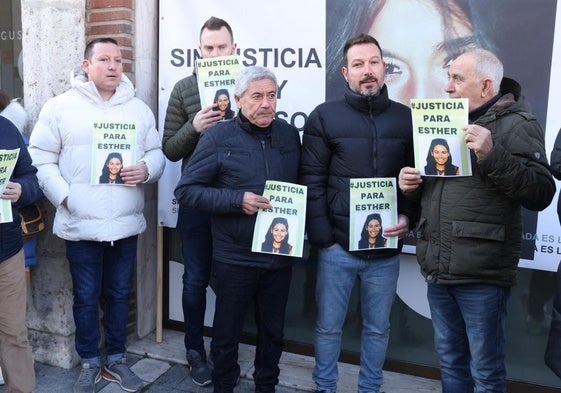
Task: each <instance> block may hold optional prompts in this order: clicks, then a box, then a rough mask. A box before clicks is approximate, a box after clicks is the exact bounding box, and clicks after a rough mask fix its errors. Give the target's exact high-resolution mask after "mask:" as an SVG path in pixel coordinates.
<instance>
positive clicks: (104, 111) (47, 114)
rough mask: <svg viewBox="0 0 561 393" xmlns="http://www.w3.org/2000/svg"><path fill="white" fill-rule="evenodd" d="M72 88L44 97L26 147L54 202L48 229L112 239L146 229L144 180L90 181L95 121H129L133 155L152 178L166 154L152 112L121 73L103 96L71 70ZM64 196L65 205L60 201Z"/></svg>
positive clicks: (74, 235) (67, 235)
mask: <svg viewBox="0 0 561 393" xmlns="http://www.w3.org/2000/svg"><path fill="white" fill-rule="evenodd" d="M72 85H73V87H72V89H70V90H69V91H67V92H65V93H63V94H61V95H59V96H57V97H54V98H51V99H50V100H48V101H47V102H46V103H45V105H44V106H43V109H42V110H41V113H40V115H39V119H38V121H37V124H36V125H35V128H34V129H33V132H32V134H31V138H30V146H29V153H30V154H31V157H32V159H33V164H34V165H35V166H36V167H37V169H38V173H37V177H38V178H39V185H40V186H41V188H42V189H43V192H44V193H45V195H46V197H47V198H48V199H49V201H51V203H52V204H53V205H54V206H56V208H57V211H56V216H55V221H54V227H53V232H54V234H55V235H57V236H58V237H60V238H62V239H66V240H92V241H114V240H119V239H124V238H126V237H129V236H132V235H137V234H139V233H141V232H143V231H144V230H145V229H146V220H145V219H144V215H143V210H144V192H143V185H142V184H138V185H136V186H124V185H107V184H104V185H91V184H90V183H91V176H92V174H91V173H92V155H93V152H92V143H93V124H94V122H99V121H105V122H108V121H109V122H134V123H135V128H136V130H137V134H136V141H137V143H136V161H137V162H138V161H144V162H145V163H146V165H147V167H148V173H149V177H148V179H147V181H146V182H154V181H157V180H158V179H159V178H160V176H161V174H162V172H163V169H164V165H165V160H164V155H163V153H162V151H161V143H160V138H159V135H158V132H157V130H156V127H155V120H154V115H153V113H152V111H151V110H150V108H148V106H147V105H146V104H144V103H143V102H142V101H141V100H140V99H138V98H135V92H134V88H133V85H132V83H131V81H130V80H129V79H128V78H127V77H126V76H125V75H123V77H122V79H121V82H120V84H119V86H118V87H117V91H116V92H115V94H114V95H113V97H111V99H109V100H108V101H104V100H103V99H102V98H101V96H100V95H99V93H98V91H97V89H96V87H95V85H94V83H93V82H88V81H86V80H85V77H84V76H83V75H76V76H74V77H73V80H72ZM66 197H68V200H67V208H66V207H64V206H63V205H62V204H61V203H62V201H63V200H64V199H65V198H66Z"/></svg>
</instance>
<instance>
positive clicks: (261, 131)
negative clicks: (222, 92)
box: [238, 110, 273, 138]
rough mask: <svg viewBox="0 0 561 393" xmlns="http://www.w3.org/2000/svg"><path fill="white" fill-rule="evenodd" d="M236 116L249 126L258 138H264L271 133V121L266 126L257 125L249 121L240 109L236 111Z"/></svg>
mask: <svg viewBox="0 0 561 393" xmlns="http://www.w3.org/2000/svg"><path fill="white" fill-rule="evenodd" d="M238 117H239V118H240V121H241V122H242V123H244V124H246V125H247V126H249V128H250V130H251V131H253V132H254V133H255V135H257V136H259V137H260V138H265V137H267V136H269V135H270V134H271V131H272V129H273V123H272V122H271V124H269V125H268V126H267V127H259V126H258V125H256V124H253V123H251V122H250V121H249V120H248V119H247V117H245V116H244V115H243V113H242V111H241V110H239V111H238Z"/></svg>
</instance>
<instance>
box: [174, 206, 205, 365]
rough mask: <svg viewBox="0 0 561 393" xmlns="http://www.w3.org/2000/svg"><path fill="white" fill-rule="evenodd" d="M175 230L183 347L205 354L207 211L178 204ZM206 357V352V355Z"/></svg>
mask: <svg viewBox="0 0 561 393" xmlns="http://www.w3.org/2000/svg"><path fill="white" fill-rule="evenodd" d="M177 231H178V232H179V235H180V236H181V250H182V253H183V265H184V272H183V296H182V303H183V320H184V321H185V349H186V350H187V351H189V350H190V349H192V350H195V351H197V352H199V353H200V354H201V355H202V354H204V353H205V347H204V341H203V329H204V323H205V310H206V288H207V287H208V282H209V280H210V267H211V264H212V236H211V232H210V213H208V212H202V211H199V210H194V209H189V208H186V207H184V206H180V207H179V216H178V219H177ZM205 356H206V355H205Z"/></svg>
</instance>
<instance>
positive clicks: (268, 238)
mask: <svg viewBox="0 0 561 393" xmlns="http://www.w3.org/2000/svg"><path fill="white" fill-rule="evenodd" d="M261 251H263V252H268V253H272V254H284V255H292V246H291V245H290V244H288V221H287V220H286V218H284V217H275V218H274V219H273V221H272V222H271V225H270V226H269V230H268V231H267V234H266V235H265V241H264V242H263V243H262V244H261Z"/></svg>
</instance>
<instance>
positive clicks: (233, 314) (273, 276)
mask: <svg viewBox="0 0 561 393" xmlns="http://www.w3.org/2000/svg"><path fill="white" fill-rule="evenodd" d="M213 269H214V273H213V275H214V277H215V279H216V311H215V313H214V323H213V326H212V343H211V346H210V348H211V355H212V362H213V364H214V369H213V371H212V382H213V384H214V393H232V392H233V391H234V386H235V385H236V381H237V380H238V379H239V376H240V366H239V364H238V344H239V342H240V338H241V334H242V330H243V326H244V321H245V316H246V314H247V311H248V309H249V307H250V305H251V304H253V305H254V307H255V315H254V316H255V325H256V326H257V343H256V346H255V361H254V366H255V371H254V372H253V380H254V381H255V388H256V389H255V390H256V391H259V392H274V391H275V386H276V385H277V384H278V376H279V372H280V369H279V360H280V357H281V354H282V347H283V338H284V317H285V311H286V303H287V301H288V291H289V288H290V280H291V277H292V266H291V265H290V266H286V267H283V268H280V269H275V270H268V269H260V268H257V267H248V266H239V265H231V264H227V263H220V262H216V261H215V262H214V265H213Z"/></svg>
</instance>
